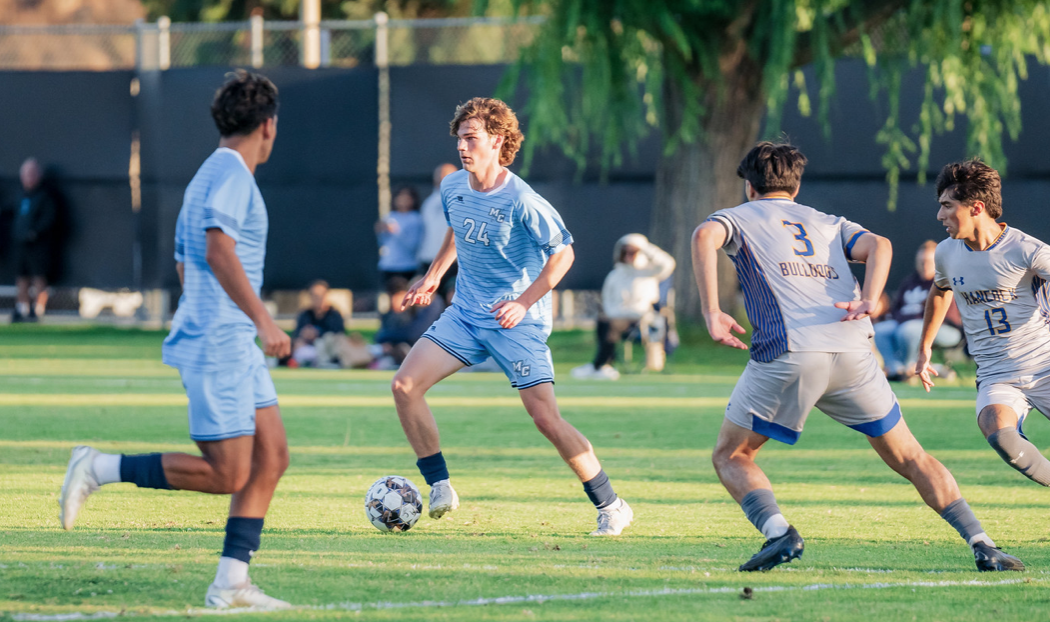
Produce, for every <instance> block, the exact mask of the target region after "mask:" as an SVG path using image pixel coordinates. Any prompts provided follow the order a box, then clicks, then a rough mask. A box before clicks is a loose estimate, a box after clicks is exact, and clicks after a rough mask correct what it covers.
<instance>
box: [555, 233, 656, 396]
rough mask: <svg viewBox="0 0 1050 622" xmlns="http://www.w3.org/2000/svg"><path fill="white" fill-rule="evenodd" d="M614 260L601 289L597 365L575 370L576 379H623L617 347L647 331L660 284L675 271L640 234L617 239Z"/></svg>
mask: <svg viewBox="0 0 1050 622" xmlns="http://www.w3.org/2000/svg"><path fill="white" fill-rule="evenodd" d="M613 261H614V262H615V264H614V266H613V269H612V272H610V273H609V275H608V276H607V277H605V284H604V285H603V286H602V313H601V316H599V318H598V353H597V355H595V357H594V362H592V363H588V364H587V365H582V366H580V367H576V368H575V369H573V370H572V377H573V378H591V379H601V380H616V379H617V378H619V377H620V373H619V372H618V371H616V369H615V368H614V367H613V366H612V362H613V359H615V358H616V344H617V343H619V342H620V341H621V340H623V339H624V337H626V336H627V335H629V334H630V333H631V332H632V331H634V330H636V329H639V328H643V329H645V330H647V329H648V324H649V321H651V320H652V318H653V317H654V316H655V313H654V308H653V306H654V305H655V304H657V303H658V302H659V301H660V282H661V281H664V280H666V279H667V278H668V277H669V276H671V274H672V273H673V272H674V269H675V260H674V257H671V255H669V254H668V253H667V252H665V251H664V250H662V249H661V248H659V247H658V246H656V245H655V244H652V243H650V242H649V240H648V239H646V237H645V236H644V235H642V234H640V233H632V234H629V235H625V236H623V237H622V238H620V239H619V240H617V242H616V246H615V247H614V248H613ZM661 347H662V346H661Z"/></svg>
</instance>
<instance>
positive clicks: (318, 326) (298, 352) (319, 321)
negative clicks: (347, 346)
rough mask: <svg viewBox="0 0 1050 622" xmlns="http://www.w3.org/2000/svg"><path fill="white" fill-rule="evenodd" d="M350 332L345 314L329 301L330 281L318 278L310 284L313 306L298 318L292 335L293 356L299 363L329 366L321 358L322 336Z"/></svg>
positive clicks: (311, 304)
mask: <svg viewBox="0 0 1050 622" xmlns="http://www.w3.org/2000/svg"><path fill="white" fill-rule="evenodd" d="M328 333H334V334H336V335H343V336H345V335H346V326H345V325H344V323H343V316H342V314H341V313H339V311H337V310H336V309H333V308H332V305H331V304H330V303H329V302H328V283H327V282H325V281H321V280H317V281H314V282H313V283H311V284H310V307H309V308H307V309H303V311H302V312H301V313H299V317H298V318H296V321H295V332H294V333H293V334H292V340H293V345H292V359H293V360H294V361H295V362H296V364H297V365H327V364H329V363H331V360H330V357H325V358H328V359H329V360H318V359H320V358H321V351H322V350H324V348H320V347H319V346H320V345H321V344H320V343H319V341H318V340H319V339H322V338H323V337H324V336H325V335H326V334H328Z"/></svg>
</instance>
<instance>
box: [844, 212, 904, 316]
mask: <svg viewBox="0 0 1050 622" xmlns="http://www.w3.org/2000/svg"><path fill="white" fill-rule="evenodd" d="M849 257H850V258H851V259H852V260H853V261H856V262H860V263H863V264H864V286H863V287H862V288H861V293H860V298H861V299H860V300H851V301H849V302H836V303H835V306H836V307H838V308H839V309H845V310H846V315H844V316H843V317H842V321H843V322H848V321H851V320H861V319H864V318H866V317H868V316H869V315H871V314H872V312H874V310H875V308H876V307H877V306H878V304H879V298H881V297H882V291H883V290H884V289H886V279H887V278H888V277H889V274H890V264H891V263H892V262H893V245H892V244H891V243H890V241H889V240H888V239H886V238H884V237H882V236H881V235H875V234H874V233H871V232H870V231H866V232H864V233H862V234H860V237H859V238H857V241H856V242H854V244H853V247H852V248H850V252H849Z"/></svg>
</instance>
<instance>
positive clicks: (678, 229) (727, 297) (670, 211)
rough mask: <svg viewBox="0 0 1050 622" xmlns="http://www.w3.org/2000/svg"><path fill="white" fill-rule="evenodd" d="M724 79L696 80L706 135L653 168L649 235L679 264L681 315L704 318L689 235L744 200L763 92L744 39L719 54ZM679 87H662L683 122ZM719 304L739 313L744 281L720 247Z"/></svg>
mask: <svg viewBox="0 0 1050 622" xmlns="http://www.w3.org/2000/svg"><path fill="white" fill-rule="evenodd" d="M721 65H722V67H721V68H722V78H721V81H720V83H717V84H712V83H711V82H710V81H706V80H704V79H702V78H697V83H698V84H700V85H701V91H700V92H702V93H709V94H710V95H708V96H707V97H706V101H705V102H704V107H705V115H704V117H703V118H702V119H701V127H702V130H703V134H702V135H701V136H700V138H699V139H698V140H696V141H694V142H692V143H685V144H681V145H679V147H678V148H677V149H676V150H675V151H674V152H673V153H670V154H664V155H663V156H662V157H661V159H660V163H659V166H658V168H657V171H656V192H655V205H654V206H653V220H652V224H651V226H650V237H651V238H652V240H653V242H654V243H656V244H657V245H658V246H660V247H662V248H664V249H666V250H667V251H668V252H669V253H671V254H672V255H673V256H674V258H675V260H676V261H677V262H678V269H677V270H676V271H675V277H674V279H675V280H674V283H675V291H676V292H677V300H676V307H677V309H676V310H677V313H678V315H679V317H681V318H682V319H685V320H690V321H698V322H702V321H703V315H702V313H701V308H700V298H699V295H698V294H697V288H696V280H695V278H694V277H693V268H692V265H693V262H692V256H691V249H690V245H691V237H692V233H693V230H694V229H696V227H697V226H698V225H699V224H700V223H701V222H703V221H704V220H705V219H706V218H707V217H708V216H709V215H710V214H712V213H714V212H716V211H718V210H720V209H724V208H727V207H733V206H735V205H739V204H740V203H742V202H743V201H744V198H743V197H744V194H743V193H744V182H743V180H741V179H740V178H739V177H737V174H736V169H737V166H738V165H739V164H740V160H741V159H742V158H743V157H744V155H745V154H746V153H747V152H748V151H749V150H750V149H751V147H753V146H754V143H755V141H756V140H757V138H758V132H759V128H760V126H761V123H762V116H763V114H764V113H765V97H764V95H763V93H762V86H761V76H762V72H761V70H760V68H759V67H757V66H755V64H754V62H753V61H751V60H750V58H749V57H748V56H747V53H746V48H745V47H744V46H743V44H741V45H740V46H737V49H736V50H734V51H732V52H727V53H726V54H725V55H724V56H723V59H722V63H721ZM684 97H685V95H684V93H683V91H682V88H681V87H680V86H678V85H676V84H674V82H673V81H671V80H669V81H668V84H667V85H666V88H665V93H664V113H665V116H664V118H665V119H666V120H667V121H668V122H669V124H670V125H669V127H672V128H674V127H678V126H679V124H680V121H681V118H682V115H683V113H684V110H685V99H684ZM718 261H719V264H718V292H719V304H720V305H721V306H722V310H723V311H726V312H727V313H735V312H736V310H737V306H738V302H737V300H738V295H737V292H738V291H739V287H738V284H737V279H736V271H735V270H734V268H733V265H732V263H731V262H730V261H729V260H728V258H726V257H725V256H724V254H722V253H719V260H718Z"/></svg>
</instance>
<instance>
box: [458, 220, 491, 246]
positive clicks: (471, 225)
mask: <svg viewBox="0 0 1050 622" xmlns="http://www.w3.org/2000/svg"><path fill="white" fill-rule="evenodd" d="M488 224H489V223H487V222H483V223H481V226H480V227H478V223H477V222H475V221H474V219H473V218H465V219H463V226H464V227H468V229H467V232H466V233H464V234H463V239H464V240H466V241H468V242H470V243H471V244H477V243H478V242H484V243H485V246H488V245H489V236H488V233H486V232H485V227H487V226H488ZM475 228H477V230H478V237H476V238H475V237H472V236H473V235H474V229H475Z"/></svg>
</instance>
